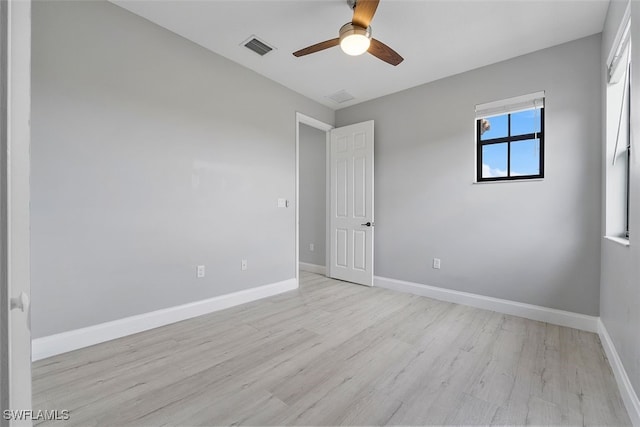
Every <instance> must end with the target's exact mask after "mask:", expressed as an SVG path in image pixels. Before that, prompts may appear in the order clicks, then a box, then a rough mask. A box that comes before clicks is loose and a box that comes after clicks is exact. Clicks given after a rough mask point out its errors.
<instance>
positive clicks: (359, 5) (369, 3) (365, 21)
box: [351, 0, 380, 28]
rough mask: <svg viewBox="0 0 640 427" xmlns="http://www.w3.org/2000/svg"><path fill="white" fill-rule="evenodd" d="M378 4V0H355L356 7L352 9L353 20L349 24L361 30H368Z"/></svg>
mask: <svg viewBox="0 0 640 427" xmlns="http://www.w3.org/2000/svg"><path fill="white" fill-rule="evenodd" d="M378 3H380V0H356V7H355V8H354V9H353V19H352V20H351V22H352V23H353V24H354V25H359V26H360V27H362V28H368V27H369V24H371V20H372V19H373V15H374V14H375V13H376V9H377V8H378Z"/></svg>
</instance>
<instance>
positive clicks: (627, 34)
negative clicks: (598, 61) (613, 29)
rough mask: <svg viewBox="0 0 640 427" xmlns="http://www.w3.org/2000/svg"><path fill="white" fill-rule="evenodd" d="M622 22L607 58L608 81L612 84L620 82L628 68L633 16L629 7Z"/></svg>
mask: <svg viewBox="0 0 640 427" xmlns="http://www.w3.org/2000/svg"><path fill="white" fill-rule="evenodd" d="M622 22H623V23H622V25H621V26H620V29H619V30H618V34H617V35H616V38H615V41H614V43H613V47H612V49H611V52H610V53H609V58H608V60H607V81H608V82H609V83H610V84H615V83H618V82H619V81H620V79H621V78H622V76H624V73H625V71H626V69H627V63H628V58H629V53H630V50H631V18H630V16H629V9H628V8H627V11H626V12H625V16H624V18H623V21H622Z"/></svg>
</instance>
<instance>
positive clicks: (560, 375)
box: [33, 272, 630, 426]
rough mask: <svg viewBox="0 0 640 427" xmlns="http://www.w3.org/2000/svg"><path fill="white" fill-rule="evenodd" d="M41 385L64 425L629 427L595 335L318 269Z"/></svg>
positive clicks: (69, 359) (42, 402) (136, 338)
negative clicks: (292, 286) (289, 285)
mask: <svg viewBox="0 0 640 427" xmlns="http://www.w3.org/2000/svg"><path fill="white" fill-rule="evenodd" d="M33 391H34V409H58V410H62V409H67V410H69V411H70V417H71V418H70V420H69V421H66V422H59V424H60V425H64V426H76V425H78V426H92V425H101V426H121V425H147V426H149V425H153V426H155V425H230V424H236V425H238V424H239V425H385V424H388V425H398V424H400V425H443V424H444V425H461V424H464V425H477V424H483V425H484V424H496V425H524V424H530V425H629V424H630V420H629V418H628V416H627V414H626V412H625V409H624V406H623V403H622V401H621V398H620V395H619V393H618V390H617V387H616V383H615V380H614V378H613V375H612V373H611V369H610V367H609V363H608V361H607V359H606V357H605V354H604V352H603V350H602V346H601V344H600V341H599V339H598V337H597V336H596V335H595V334H592V333H587V332H582V331H578V330H575V329H569V328H564V327H559V326H554V325H549V324H546V323H541V322H535V321H531V320H526V319H522V318H519V317H513V316H507V315H502V314H499V313H495V312H492V311H487V310H480V309H475V308H471V307H466V306H462V305H456V304H450V303H445V302H440V301H436V300H432V299H429V298H424V297H419V296H415V295H409V294H403V293H398V292H394V291H390V290H386V289H380V288H367V287H364V286H358V285H354V284H350V283H345V282H340V281H336V280H330V279H327V278H325V277H323V276H319V275H315V274H311V273H305V272H302V273H301V284H300V289H299V290H296V291H291V292H287V293H285V294H281V295H278V296H275V297H272V298H268V299H264V300H260V301H256V302H253V303H250V304H245V305H242V306H238V307H234V308H231V309H228V310H224V311H220V312H216V313H213V314H210V315H206V316H202V317H198V318H195V319H191V320H186V321H183V322H180V323H175V324H172V325H168V326H165V327H162V328H158V329H154V330H151V331H147V332H143V333H139V334H136V335H132V336H128V337H125V338H121V339H118V340H115V341H111V342H107V343H103V344H99V345H96V346H93V347H89V348H85V349H81V350H77V351H74V352H71V353H67V354H63V355H59V356H56V357H52V358H49V359H45V360H42V361H39V362H36V363H35V364H34V369H33ZM44 424H45V425H46V424H49V423H44Z"/></svg>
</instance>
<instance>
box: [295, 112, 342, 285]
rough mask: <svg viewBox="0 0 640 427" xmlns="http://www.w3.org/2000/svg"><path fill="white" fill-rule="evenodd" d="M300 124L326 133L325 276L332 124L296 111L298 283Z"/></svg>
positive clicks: (298, 278)
mask: <svg viewBox="0 0 640 427" xmlns="http://www.w3.org/2000/svg"><path fill="white" fill-rule="evenodd" d="M300 124H305V125H307V126H311V127H312V128H315V129H318V130H321V131H323V132H325V134H326V141H325V146H326V152H327V156H326V159H327V162H326V167H327V183H326V185H325V187H326V196H325V206H326V215H325V217H326V221H327V223H326V226H325V230H326V234H325V237H324V238H325V248H326V254H325V265H327V271H326V275H327V276H330V274H329V265H328V263H327V261H326V260H328V259H329V258H328V257H329V245H328V244H326V243H327V242H328V241H329V234H328V233H329V200H330V199H329V198H330V197H331V183H330V179H331V170H330V166H331V164H330V162H329V161H328V160H329V155H330V150H331V136H330V135H329V131H331V129H333V126H332V125H330V124H328V123H325V122H322V121H320V120H318V119H314V118H313V117H309V116H307V115H305V114H302V113H298V112H296V264H295V266H296V282H298V284H300Z"/></svg>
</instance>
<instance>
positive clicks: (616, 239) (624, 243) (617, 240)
mask: <svg viewBox="0 0 640 427" xmlns="http://www.w3.org/2000/svg"><path fill="white" fill-rule="evenodd" d="M604 238H605V239H607V240H610V241H612V242H615V243H617V244H619V245H622V246H626V247H629V246H630V244H629V239H625V238H624V237H614V236H604Z"/></svg>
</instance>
